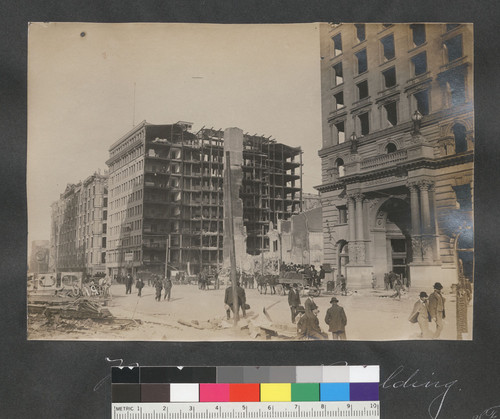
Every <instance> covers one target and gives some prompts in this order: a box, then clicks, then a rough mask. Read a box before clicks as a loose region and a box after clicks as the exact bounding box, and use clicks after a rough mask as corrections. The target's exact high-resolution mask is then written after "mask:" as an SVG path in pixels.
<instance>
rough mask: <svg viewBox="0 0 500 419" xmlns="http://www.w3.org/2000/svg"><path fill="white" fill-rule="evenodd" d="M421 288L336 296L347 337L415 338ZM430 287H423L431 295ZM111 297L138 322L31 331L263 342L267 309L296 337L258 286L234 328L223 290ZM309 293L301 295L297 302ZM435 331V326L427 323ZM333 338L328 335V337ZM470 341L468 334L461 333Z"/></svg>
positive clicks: (116, 309) (282, 304)
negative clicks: (412, 318) (414, 313)
mask: <svg viewBox="0 0 500 419" xmlns="http://www.w3.org/2000/svg"><path fill="white" fill-rule="evenodd" d="M420 291H421V290H420V289H411V290H410V291H409V292H408V293H403V295H402V297H401V300H398V299H394V298H391V295H392V294H393V292H392V291H385V290H383V289H380V288H378V289H375V290H372V289H363V290H358V291H357V292H353V293H352V294H351V295H348V296H340V295H336V297H337V298H338V299H339V305H341V306H342V307H344V309H345V312H346V315H347V326H346V335H347V339H348V340H407V339H419V333H420V330H419V328H418V325H417V324H412V323H410V322H409V321H408V316H409V314H410V313H411V310H412V308H413V304H414V303H415V301H416V300H417V299H418V293H419V292H420ZM430 291H431V290H427V292H428V293H430ZM111 293H112V295H113V299H112V301H111V302H110V303H109V305H108V308H109V310H110V311H111V313H112V314H113V316H115V317H116V318H119V319H134V320H138V321H140V323H139V322H138V324H137V325H135V324H134V325H133V326H130V325H128V326H126V327H123V326H122V327H110V326H108V325H102V324H97V323H96V322H94V324H93V325H89V324H87V326H89V327H85V328H79V330H76V329H74V328H73V329H71V328H70V329H68V330H64V329H63V330H58V329H56V330H49V331H46V332H44V331H42V329H40V330H38V331H37V330H32V332H31V333H32V338H33V339H47V338H49V339H82V340H158V341H161V340H168V341H203V340H211V341H214V340H215V341H224V340H256V339H257V340H265V339H266V334H265V333H263V332H262V333H260V334H259V335H256V334H255V333H254V334H252V333H251V332H252V326H253V323H255V324H256V325H257V326H258V325H259V322H262V321H264V322H267V324H269V321H268V320H267V319H266V317H265V315H264V314H263V309H264V308H266V311H267V313H268V315H269V316H270V318H271V321H272V324H273V327H276V328H278V329H281V330H283V331H284V332H286V333H285V335H286V336H288V339H290V338H291V337H292V336H294V332H295V330H296V329H295V325H293V324H292V322H291V319H290V309H289V307H288V301H287V296H286V295H284V296H280V295H271V294H269V293H268V294H267V295H264V294H260V293H259V291H258V290H257V289H247V290H246V296H247V303H248V304H249V305H250V309H249V310H247V316H246V319H241V320H240V322H239V324H238V327H237V328H234V327H233V320H232V318H231V320H230V321H229V322H227V321H226V320H225V319H226V314H225V309H224V288H221V289H219V290H206V291H205V290H200V289H198V286H197V285H174V286H173V289H172V296H171V300H170V301H166V300H164V299H163V294H162V300H161V301H160V302H158V301H155V289H154V288H153V287H151V286H147V285H146V286H145V287H144V289H143V290H142V297H138V296H137V289H135V288H134V289H133V291H132V294H129V295H126V294H125V285H122V284H114V285H112V286H111ZM444 296H445V298H446V315H447V317H446V319H445V323H444V330H443V332H442V334H441V337H440V339H442V340H447V339H450V340H456V308H455V296H454V295H452V294H449V293H445V294H444ZM306 298H307V297H301V302H302V304H304V301H305V299H306ZM330 298H331V295H325V294H322V295H321V296H320V297H316V298H315V299H314V300H315V302H316V304H317V305H318V307H319V310H320V312H319V314H318V318H319V323H320V327H321V328H322V330H323V331H327V330H328V327H327V325H326V324H325V322H324V317H325V314H326V311H327V309H328V308H329V307H330V303H329V302H330ZM468 318H469V330H471V326H472V325H471V318H472V305H469V308H468ZM430 329H431V330H434V325H433V324H430ZM279 335H280V336H273V337H272V338H271V339H273V340H283V339H286V338H285V337H283V335H281V334H279ZM329 336H330V337H331V334H330V335H329ZM463 338H464V339H467V340H470V339H472V336H470V335H467V336H463Z"/></svg>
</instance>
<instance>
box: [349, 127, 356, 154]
mask: <svg viewBox="0 0 500 419" xmlns="http://www.w3.org/2000/svg"><path fill="white" fill-rule="evenodd" d="M349 139H350V140H351V153H357V152H358V136H357V135H356V133H355V132H354V131H353V133H352V134H351V136H350V137H349Z"/></svg>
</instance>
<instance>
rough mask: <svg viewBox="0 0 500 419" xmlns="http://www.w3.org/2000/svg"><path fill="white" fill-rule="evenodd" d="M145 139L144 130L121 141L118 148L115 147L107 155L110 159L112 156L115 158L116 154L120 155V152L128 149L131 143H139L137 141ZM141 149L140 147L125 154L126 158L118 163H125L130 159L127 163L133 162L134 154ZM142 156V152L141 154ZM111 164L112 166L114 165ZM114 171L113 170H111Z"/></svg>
mask: <svg viewBox="0 0 500 419" xmlns="http://www.w3.org/2000/svg"><path fill="white" fill-rule="evenodd" d="M145 138H146V133H145V131H144V130H142V131H141V132H138V133H137V134H135V135H134V136H133V137H130V138H128V139H127V140H125V141H123V142H122V143H121V144H120V145H119V146H117V147H116V148H114V149H113V150H112V151H111V152H110V153H109V154H110V157H113V156H116V155H117V154H119V153H121V152H122V151H124V150H126V149H127V148H128V147H130V146H131V145H132V144H133V143H135V142H137V141H139V140H144V139H145ZM139 148H140V149H142V150H143V146H141V147H138V148H137V149H135V150H133V151H132V152H131V153H127V155H126V156H123V157H122V158H121V159H120V161H125V160H127V159H130V160H129V161H131V160H133V159H134V157H132V156H133V155H134V154H135V152H136V151H137V150H138V149H139ZM140 154H142V151H141V153H140ZM120 161H119V162H116V163H115V164H119V163H120ZM115 164H113V166H114V165H115ZM112 170H114V169H112Z"/></svg>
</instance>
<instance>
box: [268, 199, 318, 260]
mask: <svg viewBox="0 0 500 419" xmlns="http://www.w3.org/2000/svg"><path fill="white" fill-rule="evenodd" d="M268 236H269V240H270V243H271V247H270V252H269V254H267V253H266V254H265V257H266V259H275V260H279V261H281V262H284V263H287V264H289V263H294V264H299V265H315V267H316V268H317V269H319V266H320V265H322V264H323V227H322V208H321V207H318V208H313V209H311V210H309V211H304V212H301V213H300V214H296V215H292V217H291V218H290V219H289V220H280V221H278V225H277V226H276V228H275V229H272V230H271V231H270V232H269V234H268Z"/></svg>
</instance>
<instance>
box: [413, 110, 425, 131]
mask: <svg viewBox="0 0 500 419" xmlns="http://www.w3.org/2000/svg"><path fill="white" fill-rule="evenodd" d="M422 118H423V115H422V114H421V113H420V112H419V111H418V109H417V110H415V112H413V115H412V116H411V120H412V121H413V134H420V124H421V123H422Z"/></svg>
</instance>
